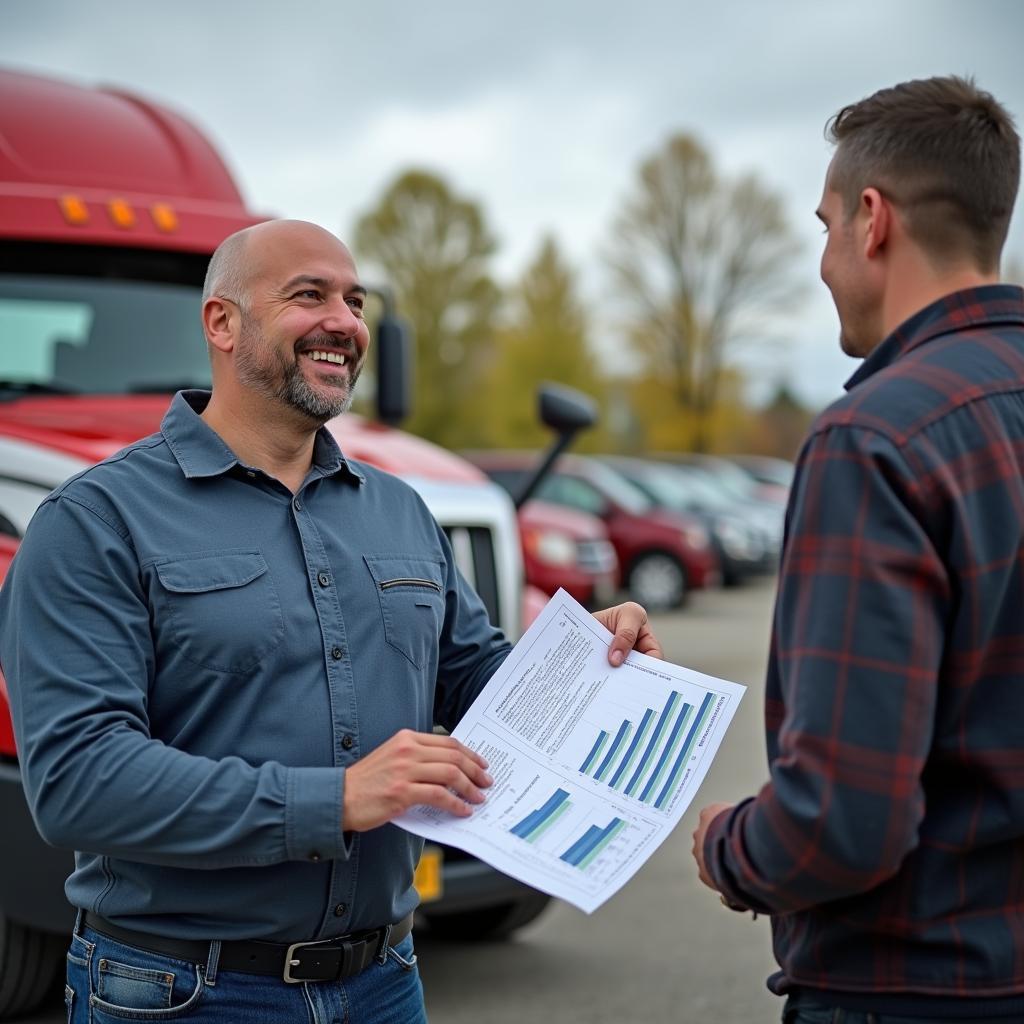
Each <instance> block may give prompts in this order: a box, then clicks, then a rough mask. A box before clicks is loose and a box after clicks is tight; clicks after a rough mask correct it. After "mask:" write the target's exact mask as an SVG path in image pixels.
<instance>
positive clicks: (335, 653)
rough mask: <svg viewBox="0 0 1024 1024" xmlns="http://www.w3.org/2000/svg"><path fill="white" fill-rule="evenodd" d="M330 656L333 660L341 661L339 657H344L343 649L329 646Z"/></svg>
mask: <svg viewBox="0 0 1024 1024" xmlns="http://www.w3.org/2000/svg"><path fill="white" fill-rule="evenodd" d="M331 657H332V658H333V659H334V660H335V661H341V659H342V658H344V657H345V651H344V649H343V648H341V647H332V648H331Z"/></svg>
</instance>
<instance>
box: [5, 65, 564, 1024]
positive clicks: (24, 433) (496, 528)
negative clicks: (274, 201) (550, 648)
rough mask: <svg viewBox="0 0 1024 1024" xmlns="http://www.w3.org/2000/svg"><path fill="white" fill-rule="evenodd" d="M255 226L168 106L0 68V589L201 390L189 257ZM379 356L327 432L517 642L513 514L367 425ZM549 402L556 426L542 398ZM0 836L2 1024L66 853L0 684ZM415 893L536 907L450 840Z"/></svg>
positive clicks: (492, 912)
mask: <svg viewBox="0 0 1024 1024" xmlns="http://www.w3.org/2000/svg"><path fill="white" fill-rule="evenodd" d="M261 219H263V218H261V217H259V216H257V215H255V214H253V213H252V212H251V211H249V210H248V209H247V208H246V206H245V203H244V202H243V200H242V197H241V195H240V193H239V190H238V188H237V186H236V185H235V183H234V181H233V180H232V178H231V175H230V174H229V172H228V171H227V169H226V167H225V165H224V163H223V161H222V159H221V158H220V156H219V155H218V153H217V152H216V150H215V149H214V148H213V147H212V146H211V144H210V143H209V142H208V141H207V140H206V139H205V138H204V137H203V135H202V134H201V133H199V132H198V131H197V130H196V129H195V127H193V126H192V125H191V124H190V123H189V122H188V121H187V120H185V119H184V118H182V117H181V116H179V115H178V114H176V113H174V112H172V111H170V110H168V109H166V108H164V107H163V106H160V105H157V104H154V103H151V102H149V101H147V100H144V99H141V98H139V97H137V96H133V95H129V94H127V93H124V92H121V91H118V90H114V89H94V88H82V87H79V86H75V85H71V84H68V83H64V82H58V81H54V80H51V79H47V78H41V77H37V76H35V75H28V74H21V73H16V72H11V71H2V70H0V580H2V577H3V574H5V573H6V568H7V566H8V565H9V563H10V559H11V558H12V557H13V554H14V552H15V550H16V548H17V543H18V538H19V537H21V536H22V534H23V532H24V530H25V528H26V526H27V525H28V522H29V519H30V518H31V516H32V514H33V512H34V511H35V509H36V507H37V506H38V504H39V502H40V501H41V500H42V499H43V497H44V496H45V495H46V494H47V493H48V492H49V491H50V490H52V489H53V488H54V487H56V486H57V485H58V484H60V483H61V482H62V481H63V480H64V479H65V478H66V477H68V476H69V475H71V474H72V473H76V472H78V471H80V470H81V469H84V468H85V467H87V466H88V465H91V464H92V463H94V462H96V461H98V460H100V459H103V458H105V457H106V456H108V455H110V454H111V453H113V452H115V451H117V450H118V449H119V448H121V447H123V446H124V445H126V444H128V443H129V442H131V441H134V440H136V439H137V438H139V437H142V436H145V435H146V434H149V433H152V432H153V431H155V430H157V429H158V427H159V423H160V419H161V416H162V414H163V412H164V410H165V409H166V407H167V404H168V401H169V397H170V395H171V394H172V393H173V392H174V391H176V390H178V389H179V388H181V387H185V386H196V385H198V386H204V385H208V383H209V366H208V361H207V355H206V345H205V341H204V339H203V336H202V332H201V329H200V324H199V316H198V310H199V305H200V294H201V289H202V283H203V278H204V275H205V271H206V265H207V262H208V260H209V256H210V254H211V253H212V251H213V250H214V248H215V247H216V246H217V244H218V243H219V242H220V241H221V240H222V239H223V238H224V237H225V236H226V235H228V234H230V233H231V232H233V231H235V230H237V229H239V228H242V227H245V226H247V225H249V224H253V223H256V222H258V221H259V220H261ZM378 349H379V351H378V358H377V364H376V367H375V376H376V383H377V387H376V391H377V396H378V410H379V413H380V415H378V417H377V421H371V420H369V419H363V418H360V417H358V416H355V415H352V414H348V415H346V416H343V417H341V418H339V419H338V420H335V421H333V422H332V423H331V424H330V429H331V430H333V431H334V432H335V433H336V434H337V436H338V437H339V439H340V442H341V445H342V447H343V449H344V450H345V452H346V453H347V454H348V455H350V456H353V457H354V458H357V459H360V460H364V461H367V462H370V463H373V464H374V465H377V466H379V467H381V468H383V469H385V470H388V471H391V472H394V473H396V474H398V475H401V476H402V477H403V478H405V479H406V480H408V481H409V482H410V483H411V484H412V485H413V486H414V487H416V488H417V489H418V490H419V491H420V492H421V494H422V495H423V496H424V498H425V500H426V501H427V503H428V505H429V506H430V508H431V510H432V511H433V513H434V515H435V516H436V518H437V519H438V521H439V523H440V524H441V525H442V527H443V528H444V529H445V531H446V533H447V534H448V536H449V538H450V539H451V543H452V547H453V549H454V551H455V554H456V558H457V559H458V562H459V565H460V568H461V569H462V571H463V573H464V574H465V575H466V577H467V579H469V580H470V582H471V583H473V585H474V586H475V587H476V589H477V591H478V592H479V593H480V595H481V597H482V598H483V599H484V602H485V603H486V605H487V607H488V609H489V611H490V613H491V617H492V620H493V621H495V622H496V623H498V624H500V625H501V626H502V627H503V628H504V629H505V631H506V633H507V634H508V635H509V636H511V637H515V636H517V635H518V633H519V623H520V620H521V615H522V609H523V606H524V605H523V599H524V591H523V587H522V563H521V556H520V542H519V535H518V533H517V528H516V519H515V512H514V509H513V507H512V505H511V503H510V501H509V500H508V498H507V496H506V495H505V494H504V493H503V492H502V491H500V489H499V488H497V487H496V486H495V485H493V484H491V483H489V482H488V480H487V478H486V477H485V476H484V475H483V474H482V473H481V472H480V471H479V470H477V469H476V468H475V467H473V466H471V465H470V464H469V463H467V462H466V461H465V460H463V459H460V458H458V457H456V456H454V455H452V454H451V453H449V452H446V451H443V450H442V449H439V448H437V447H436V446H434V445H431V444H428V443H427V442H425V441H423V440H420V439H418V438H415V437H412V436H410V435H408V434H403V433H401V432H399V431H397V430H395V429H393V428H392V427H389V426H386V425H384V424H383V423H382V422H379V420H380V419H381V417H383V418H384V419H385V420H387V421H388V422H395V421H396V420H397V419H398V418H399V416H400V415H401V412H402V409H401V406H402V404H403V399H402V395H403V393H404V391H405V386H404V383H403V382H404V380H405V379H407V377H406V370H405V367H404V365H403V362H402V352H403V348H402V344H401V333H400V331H399V330H398V328H397V327H396V325H395V323H394V322H393V321H391V320H389V319H387V318H384V319H382V328H381V332H380V333H379V335H378ZM364 376H371V374H369V373H368V374H366V375H364ZM552 402H553V404H552ZM547 408H548V411H549V413H550V415H549V416H548V422H549V424H550V425H552V426H553V427H555V428H556V429H558V428H559V422H558V418H559V409H560V408H561V407H560V405H559V401H558V398H557V396H556V397H555V398H554V399H552V400H551V401H549V403H548V406H547ZM569 418H570V419H572V416H570V417H569ZM575 426H577V427H578V424H576V425H575ZM567 429H569V430H572V429H574V426H573V424H569V425H568V427H567ZM23 642H24V643H31V642H32V638H31V637H24V638H23ZM0 831H2V833H3V836H4V839H3V843H2V846H0V1019H10V1017H11V1016H13V1015H15V1014H19V1013H23V1012H25V1011H27V1010H29V1009H30V1008H31V1007H32V1006H33V1005H35V1004H36V1003H38V1002H39V1001H40V999H41V998H43V997H44V995H45V993H46V992H47V990H48V988H49V986H50V985H51V983H52V981H53V979H54V978H55V976H56V973H57V972H58V971H59V969H60V968H61V966H62V964H63V957H64V952H65V948H66V935H67V934H68V932H69V930H70V927H71V924H72V921H73V913H72V911H71V908H70V906H69V905H68V903H67V902H66V901H65V899H64V894H63V883H64V879H65V878H66V877H67V875H68V874H69V873H70V868H71V863H72V860H71V858H72V854H71V853H70V852H69V851H66V850H57V849H53V848H51V847H48V846H47V845H46V844H45V843H43V841H42V840H41V839H40V838H39V837H38V835H37V834H36V831H35V828H34V826H33V823H32V820H31V817H30V815H29V812H28V808H27V806H26V804H25V800H24V796H23V793H22V789H21V782H20V776H19V771H18V760H17V751H16V750H15V745H14V736H13V732H12V729H11V722H10V713H9V708H8V706H7V702H6V691H5V689H4V686H3V680H2V677H0ZM417 884H418V887H419V889H420V893H421V896H422V898H423V901H424V902H423V909H422V916H423V917H424V919H425V920H426V921H427V923H428V926H429V927H430V928H431V929H432V930H434V931H436V932H439V933H441V934H442V935H448V936H455V937H458V938H471V937H474V936H481V935H492V936H494V935H501V934H507V933H508V932H509V931H511V930H513V929H515V928H517V927H519V926H521V925H523V924H525V923H526V922H527V921H530V920H532V919H533V918H534V917H536V916H537V914H539V913H540V912H541V910H542V909H543V907H544V906H545V904H546V903H547V902H548V897H547V896H545V895H543V894H541V893H537V892H535V891H534V890H532V889H528V888H527V887H525V886H523V885H521V884H520V883H518V882H515V881H513V880H512V879H509V878H507V877H506V876H504V875H501V874H499V873H498V872H496V871H494V870H493V869H491V868H489V867H488V866H486V865H484V864H483V863H481V862H480V861H477V860H475V859H474V858H471V857H468V856H467V855H465V854H462V853H460V852H459V851H456V850H449V849H447V848H440V849H436V848H430V849H428V850H427V851H426V852H425V855H424V860H423V861H422V862H421V872H420V874H419V875H418V882H417Z"/></svg>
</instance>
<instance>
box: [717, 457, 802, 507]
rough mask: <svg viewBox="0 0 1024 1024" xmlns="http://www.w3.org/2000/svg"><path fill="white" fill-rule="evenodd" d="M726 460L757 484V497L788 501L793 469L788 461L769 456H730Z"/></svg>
mask: <svg viewBox="0 0 1024 1024" xmlns="http://www.w3.org/2000/svg"><path fill="white" fill-rule="evenodd" d="M728 459H729V461H730V462H732V463H735V464H736V465H737V466H739V467H740V469H742V470H743V471H744V472H745V473H748V474H749V475H750V476H751V477H752V478H753V480H754V482H755V483H756V484H757V495H758V497H761V498H767V499H769V500H771V501H782V502H785V501H788V499H789V489H790V487H791V486H792V485H793V471H794V469H795V467H794V465H793V463H792V462H790V461H789V460H788V459H778V458H775V457H774V456H771V455H730V456H728Z"/></svg>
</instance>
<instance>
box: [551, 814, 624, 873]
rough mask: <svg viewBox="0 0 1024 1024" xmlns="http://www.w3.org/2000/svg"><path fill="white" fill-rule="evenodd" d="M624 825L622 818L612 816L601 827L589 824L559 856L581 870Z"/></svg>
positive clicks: (598, 854)
mask: <svg viewBox="0 0 1024 1024" xmlns="http://www.w3.org/2000/svg"><path fill="white" fill-rule="evenodd" d="M625 827H626V822H625V821H624V820H623V819H622V818H612V820H611V821H610V822H608V824H607V825H605V826H604V827H603V828H601V827H599V826H598V825H591V826H590V827H589V828H588V829H587V831H586V832H584V833H583V835H582V836H580V838H579V839H577V840H576V842H574V843H573V844H572V846H570V847H569V848H568V849H567V850H566V851H565V852H564V853H563V854H562V855H561V857H560V859H561V860H564V861H565V863H566V864H571V865H572V866H573V867H574V868H579V869H580V870H581V871H582V870H586V869H587V868H588V867H590V865H591V864H592V863H593V862H594V861H595V860H596V859H597V858H598V857H599V856H600V854H601V851H602V850H603V849H604V848H605V847H606V846H607V845H608V844H609V843H610V842H611V841H612V840H613V839H614V838H615V837H616V836H617V835H618V834H619V833H620V832H621V831H622V830H623V829H624V828H625Z"/></svg>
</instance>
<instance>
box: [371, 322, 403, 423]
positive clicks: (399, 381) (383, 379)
mask: <svg viewBox="0 0 1024 1024" xmlns="http://www.w3.org/2000/svg"><path fill="white" fill-rule="evenodd" d="M410 335H411V328H410V327H409V325H408V324H407V323H406V322H405V321H404V320H402V319H401V318H400V317H398V316H396V315H395V314H394V313H393V312H391V311H389V310H385V312H384V313H383V315H382V316H381V318H380V321H379V322H378V324H377V340H376V346H377V419H378V420H380V422H381V423H386V424H387V425H388V426H390V427H393V426H396V425H397V424H399V423H401V422H402V420H404V419H405V418H406V416H408V415H409V411H410V407H411V402H410V391H411V380H412V367H411V365H410V362H411V360H412V343H411V337H410Z"/></svg>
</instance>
